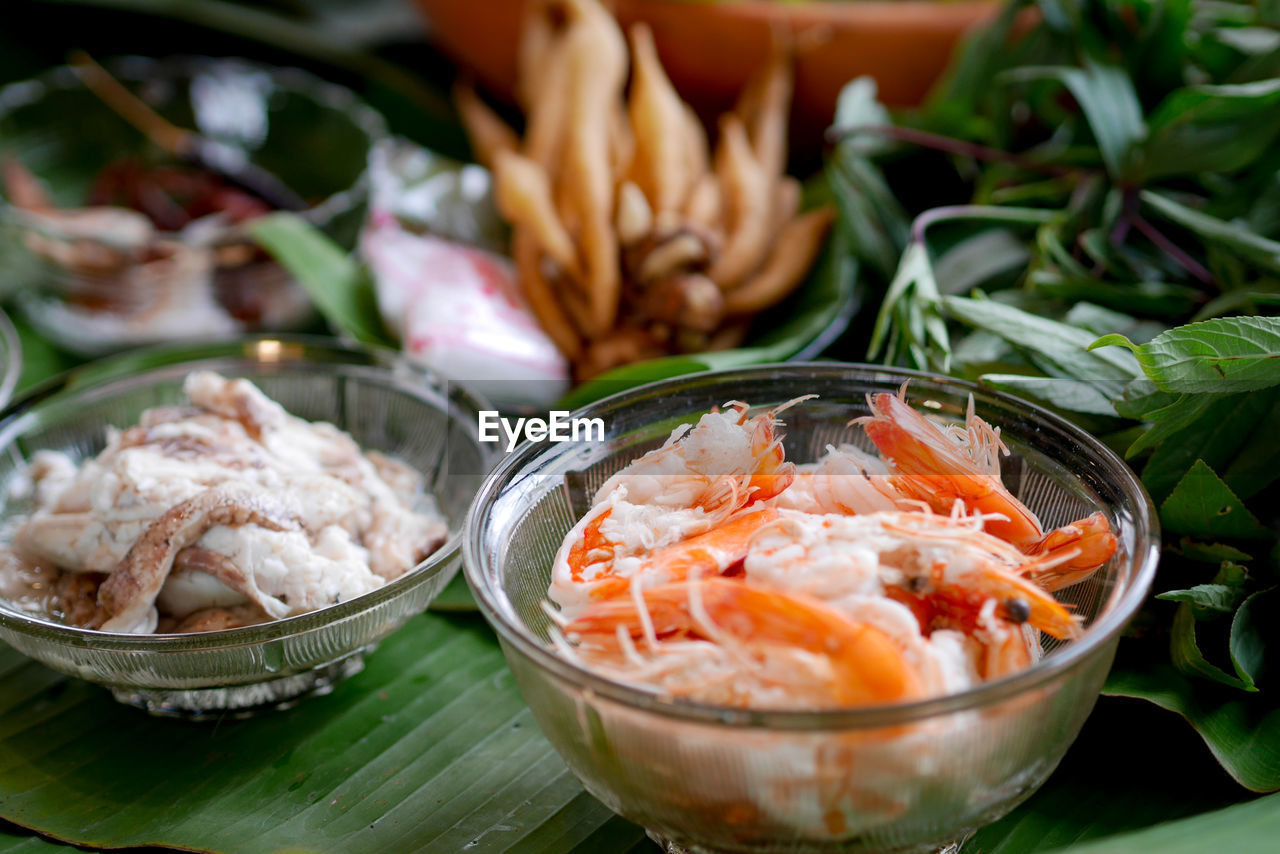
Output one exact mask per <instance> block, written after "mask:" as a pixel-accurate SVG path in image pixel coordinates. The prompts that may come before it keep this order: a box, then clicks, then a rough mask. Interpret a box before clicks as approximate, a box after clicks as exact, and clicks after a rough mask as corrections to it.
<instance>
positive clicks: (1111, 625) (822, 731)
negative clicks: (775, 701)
mask: <svg viewBox="0 0 1280 854" xmlns="http://www.w3.org/2000/svg"><path fill="white" fill-rule="evenodd" d="M905 380H910V381H911V385H910V387H909V391H908V395H909V399H910V400H911V401H912V402H913V404H915V405H917V406H919V405H923V406H925V407H926V408H927V411H931V414H934V415H937V416H942V417H951V418H955V419H957V420H958V419H960V418H962V417H963V413H964V410H965V406H966V404H967V402H968V398H969V395H970V394H972V395H973V399H974V402H975V405H976V408H977V412H978V414H979V415H981V416H982V417H983V418H986V419H988V420H989V421H990V422H992V423H993V424H996V425H998V426H999V427H1000V428H1001V429H1002V433H1001V435H1002V436H1003V438H1004V440H1005V442H1006V443H1007V444H1008V446H1009V448H1010V450H1011V451H1012V452H1013V456H1012V457H1011V458H1007V460H1006V462H1005V467H1004V477H1005V481H1006V484H1007V485H1008V486H1009V488H1010V489H1011V491H1012V492H1013V493H1014V494H1015V495H1017V496H1018V497H1019V498H1021V499H1022V500H1023V501H1024V502H1026V503H1027V504H1028V505H1030V506H1031V508H1032V509H1033V510H1035V511H1036V512H1037V513H1039V514H1040V518H1041V520H1042V521H1043V522H1044V523H1045V525H1046V526H1057V525H1062V524H1065V523H1067V522H1069V521H1071V520H1074V519H1078V518H1080V517H1082V516H1084V515H1086V514H1087V513H1089V512H1092V511H1093V510H1095V509H1100V510H1102V511H1103V512H1105V513H1106V515H1107V517H1108V518H1109V520H1110V523H1111V526H1112V528H1113V530H1114V532H1115V534H1116V536H1117V537H1118V539H1119V549H1118V551H1117V552H1116V555H1115V556H1114V557H1113V558H1112V559H1111V560H1110V561H1109V562H1108V563H1107V564H1106V566H1104V567H1103V568H1102V569H1100V570H1099V571H1098V572H1097V573H1096V574H1095V575H1093V576H1092V577H1091V578H1090V579H1089V580H1087V581H1085V582H1082V583H1080V584H1077V585H1075V586H1073V587H1070V588H1067V589H1065V590H1063V591H1061V592H1060V593H1059V594H1058V595H1059V597H1060V598H1061V599H1062V600H1064V601H1066V602H1070V603H1072V605H1073V606H1074V607H1075V611H1076V613H1077V614H1079V615H1080V616H1082V617H1083V618H1084V621H1085V625H1086V627H1087V628H1086V631H1085V633H1084V635H1083V637H1082V638H1080V639H1079V640H1077V641H1074V642H1072V643H1066V644H1059V643H1057V642H1053V641H1052V640H1050V642H1048V643H1046V644H1045V651H1046V655H1045V657H1044V659H1043V660H1042V661H1041V662H1039V663H1038V664H1036V665H1035V666H1034V667H1032V668H1030V669H1029V670H1026V671H1023V672H1021V673H1018V674H1016V675H1014V676H1011V677H1008V678H1005V679H1002V680H999V681H995V682H991V683H987V684H985V685H982V686H980V687H978V688H975V689H973V690H970V691H967V692H965V693H962V694H957V695H952V696H947V697H941V698H937V699H932V700H926V701H923V702H914V703H911V704H904V705H897V706H889V707H875V708H864V709H851V710H846V711H820V712H767V711H752V710H744V709H730V708H723V707H717V706H710V705H705V704H700V703H695V702H691V701H683V700H671V699H666V700H664V699H662V698H660V697H658V696H657V695H656V694H655V693H652V692H648V691H644V690H640V689H637V688H635V687H631V686H627V685H623V684H619V683H617V682H613V681H609V680H606V679H604V678H601V677H599V676H596V675H593V674H592V673H590V672H588V671H586V670H584V669H582V668H579V667H577V666H575V665H574V664H571V663H570V662H568V661H566V660H565V659H563V658H560V657H559V656H557V655H555V654H553V653H552V651H551V650H550V649H549V648H548V634H547V630H548V627H549V625H550V620H549V619H548V617H547V616H546V614H544V613H543V611H542V609H541V607H540V605H541V603H542V602H543V600H544V599H546V595H547V585H548V583H549V579H550V569H551V564H552V559H553V557H554V555H555V552H556V550H557V549H558V547H559V545H560V543H561V540H562V539H563V537H564V535H565V534H566V533H567V532H568V531H569V529H570V528H571V526H572V525H573V523H574V521H575V520H576V519H578V518H580V517H581V516H582V514H583V513H584V512H585V511H586V509H587V508H588V507H589V506H590V497H591V496H592V495H593V493H594V492H595V490H596V489H597V488H598V487H599V486H600V484H602V483H603V482H604V480H605V479H606V478H608V477H609V476H610V475H611V474H612V473H614V472H615V471H617V470H618V469H619V468H621V467H622V466H623V465H625V464H626V463H628V462H630V461H631V460H633V459H635V458H636V457H638V456H640V455H641V454H642V453H644V452H646V451H648V450H650V449H652V448H655V447H657V446H659V445H660V444H661V443H662V442H663V441H664V440H665V439H666V438H667V436H668V435H669V434H670V432H671V430H672V428H673V427H675V426H676V425H677V424H680V423H683V422H692V421H694V420H695V419H696V418H697V417H698V416H699V415H700V414H702V413H704V412H706V411H707V410H708V409H710V408H711V407H712V406H715V405H722V404H724V403H725V402H726V401H729V400H745V401H747V402H749V403H751V404H752V405H753V407H756V408H764V407H768V406H773V405H777V404H779V403H782V402H784V401H787V400H790V399H791V398H793V397H795V396H797V395H800V394H807V393H811V392H812V393H817V394H819V395H820V398H819V399H817V400H811V401H807V402H805V403H804V404H802V405H800V406H798V407H796V408H794V409H791V410H789V411H788V412H787V413H786V414H785V416H784V417H785V421H786V425H787V426H786V430H785V434H786V439H785V444H786V451H787V457H788V458H789V459H792V460H795V461H798V462H806V461H812V460H814V459H816V458H817V457H818V456H819V455H821V453H822V452H823V450H824V449H825V447H826V446H827V445H828V444H832V443H839V442H844V441H853V442H855V443H856V444H860V445H861V446H862V447H864V448H868V449H869V445H868V444H867V443H866V441H865V439H863V438H862V436H861V434H862V431H861V428H859V427H857V426H850V424H849V421H850V419H851V418H853V417H855V416H859V415H864V414H867V411H868V410H867V404H866V400H865V396H866V394H867V393H869V392H896V391H897V390H898V387H899V386H900V385H901V384H902V383H903V381H905ZM575 415H579V416H584V417H592V418H596V417H598V418H602V419H603V421H604V424H605V431H606V435H605V440H604V441H602V442H594V443H578V444H568V443H565V444H549V443H545V442H544V443H540V444H534V445H529V444H526V445H525V446H524V447H523V448H522V449H520V450H517V451H516V452H515V453H513V454H512V455H511V456H510V457H508V458H507V460H506V461H505V462H504V463H503V464H502V465H500V466H499V468H498V469H497V470H496V471H495V472H494V474H493V475H492V476H491V477H490V478H489V479H488V480H487V481H486V482H485V484H484V486H483V487H482V488H481V490H480V492H479V494H478V495H477V497H476V500H475V503H474V504H473V505H472V509H471V513H470V516H469V519H468V525H467V527H468V531H467V538H466V541H465V543H464V545H463V551H464V560H465V566H466V570H465V571H466V576H467V581H468V582H469V583H470V585H471V588H472V590H473V592H474V593H475V596H476V599H477V601H478V602H479V604H480V608H481V610H482V611H483V613H484V614H485V616H486V617H487V618H488V620H489V621H490V623H492V625H493V626H494V628H495V629H496V631H497V634H498V637H499V639H500V640H501V643H502V648H503V650H504V652H505V654H506V656H507V661H508V662H509V663H510V665H511V669H512V671H513V672H514V673H515V677H516V681H517V683H518V684H519V687H520V690H521V691H522V693H523V694H524V698H525V700H526V701H527V702H528V703H529V706H530V707H531V708H532V710H533V713H534V717H535V718H536V719H537V721H538V724H539V725H540V726H541V727H542V729H543V731H544V732H545V733H546V735H547V738H548V739H550V741H551V743H552V744H553V745H554V746H555V748H556V749H557V750H558V751H559V753H560V754H561V756H563V757H564V759H565V761H566V762H567V763H568V765H569V767H570V768H571V769H572V770H573V772H574V773H575V774H576V775H577V776H578V778H579V779H580V780H581V781H582V783H583V785H584V786H585V787H586V788H587V790H588V791H589V792H591V793H592V794H593V795H595V796H596V797H597V798H599V799H600V800H601V801H603V802H604V803H605V804H606V805H607V806H609V807H610V808H611V809H613V810H614V811H616V812H618V813H620V814H621V815H623V816H625V817H626V818H628V819H631V820H632V821H635V822H637V823H639V824H640V825H642V826H644V827H645V828H646V829H647V830H648V831H649V833H650V835H651V836H653V837H654V838H655V839H657V840H659V841H660V842H662V843H663V844H664V845H667V846H668V850H672V851H678V850H682V849H688V850H690V851H742V852H747V851H750V852H766V851H768V852H775V851H787V852H835V851H840V852H870V851H928V850H934V849H937V848H939V847H941V846H944V845H946V844H949V843H954V842H956V841H957V840H960V839H962V838H964V836H965V835H966V834H968V833H970V832H972V831H973V830H975V829H976V828H978V827H981V826H982V825H984V824H987V823H989V822H991V821H994V820H995V819H997V818H999V817H1000V816H1002V815H1004V814H1005V813H1007V812H1008V811H1009V810H1011V809H1012V808H1013V807H1014V806H1016V805H1017V804H1018V803H1019V802H1021V801H1022V800H1023V799H1025V798H1026V797H1028V796H1029V795H1030V794H1031V793H1032V792H1033V791H1035V790H1036V788H1037V787H1039V786H1040V785H1041V784H1042V783H1043V782H1044V781H1045V779H1046V778H1047V777H1048V776H1049V774H1050V772H1052V771H1053V769H1054V768H1055V767H1056V766H1057V764H1058V762H1059V760H1060V759H1061V758H1062V755H1063V753H1064V752H1065V751H1066V749H1067V747H1068V746H1069V745H1070V744H1071V742H1072V741H1073V740H1074V739H1075V737H1076V735H1077V734H1078V732H1079V730H1080V727H1081V725H1082V724H1083V723H1084V720H1085V718H1086V717H1087V716H1088V715H1089V712H1090V711H1091V709H1092V708H1093V704H1094V701H1095V700H1096V698H1097V695H1098V692H1099V690H1100V689H1101V686H1102V682H1103V680H1104V678H1105V677H1106V674H1107V671H1108V669H1109V668H1110V666H1111V661H1112V658H1113V656H1114V653H1115V648H1116V643H1117V641H1118V638H1119V634H1120V630H1121V629H1122V628H1123V626H1124V625H1125V623H1126V622H1127V621H1128V620H1129V618H1130V617H1131V616H1132V615H1133V614H1134V612H1135V611H1136V610H1137V609H1138V607H1139V606H1140V604H1141V603H1142V601H1143V599H1144V598H1145V596H1146V594H1147V589H1148V587H1149V585H1150V583H1151V579H1152V576H1153V574H1154V572H1155V567H1156V558H1157V555H1158V531H1157V527H1156V526H1157V522H1156V518H1155V513H1154V509H1153V508H1152V506H1151V503H1150V499H1149V498H1148V497H1147V495H1146V493H1145V492H1144V491H1143V489H1142V486H1141V484H1140V483H1139V482H1138V480H1137V479H1136V478H1135V477H1134V475H1133V474H1132V473H1131V472H1130V471H1129V469H1128V468H1127V467H1126V466H1125V465H1124V463H1123V462H1122V461H1121V460H1120V459H1119V458H1118V457H1116V456H1115V455H1114V454H1113V453H1112V452H1111V451H1109V450H1108V449H1107V448H1105V447H1104V446H1103V445H1101V444H1100V443H1099V442H1097V441H1096V440H1094V439H1092V438H1090V437H1089V436H1088V435H1086V434H1085V433H1084V432H1082V431H1081V430H1079V429H1077V428H1075V427H1073V426H1072V425H1070V424H1068V423H1067V422H1065V421H1064V420H1063V419H1061V418H1058V417H1057V416H1055V415H1053V414H1051V413H1049V412H1047V411H1045V410H1043V409H1040V408H1038V407H1036V406H1033V405H1031V404H1028V403H1025V402H1023V401H1020V400H1017V399H1015V398H1013V397H1010V396H1008V395H1004V394H1000V393H997V392H992V391H988V390H986V389H982V388H980V387H978V386H975V385H971V384H968V383H964V382H960V381H955V380H950V379H945V378H935V377H929V376H926V375H923V374H918V373H914V372H909V371H900V370H892V369H886V368H879V367H868V366H860V365H844V364H800V365H796V364H788V365H765V366H760V367H757V368H751V369H746V370H740V371H731V372H716V373H703V374H696V375H692V376H688V377H683V378H679V379H676V380H672V381H667V382H661V383H654V384H651V385H647V386H643V387H641V388H638V389H635V390H633V391H629V392H625V393H623V394H619V395H615V396H613V397H610V398H608V399H606V400H603V401H600V402H599V403H597V404H594V405H592V406H590V407H587V408H585V409H582V410H579V411H578V412H576V413H575Z"/></svg>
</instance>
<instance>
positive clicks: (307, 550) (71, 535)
mask: <svg viewBox="0 0 1280 854" xmlns="http://www.w3.org/2000/svg"><path fill="white" fill-rule="evenodd" d="M184 390H185V391H186V394H187V396H188V398H189V399H190V406H182V407H158V408H154V409H149V410H147V411H146V412H144V413H143V414H142V417H141V419H140V422H139V424H137V425H136V426H133V427H129V428H127V429H124V430H117V429H110V430H109V432H108V437H107V446H106V448H105V449H104V450H103V451H102V452H101V453H100V454H99V455H98V456H96V457H94V458H91V459H86V460H84V461H83V462H82V463H80V464H79V465H77V463H76V462H75V461H73V460H72V459H70V458H69V457H68V456H67V455H65V454H63V453H61V452H55V451H41V452H38V453H36V454H35V455H34V457H33V459H32V464H31V466H30V469H29V471H28V477H29V479H30V483H29V484H28V487H29V489H30V494H31V498H32V500H33V503H34V505H35V510H34V512H32V513H31V514H30V516H29V517H27V518H26V519H25V520H23V521H22V524H21V525H20V526H19V527H17V529H16V530H15V531H14V532H13V535H12V538H11V544H10V545H11V550H12V551H11V554H10V555H9V556H8V559H7V561H6V566H7V567H8V569H7V570H0V573H3V572H8V573H9V574H10V575H13V574H14V573H19V572H24V573H27V574H28V575H29V574H30V573H31V572H32V571H33V570H43V571H44V572H45V573H46V574H48V573H50V572H53V573H56V577H55V578H54V579H53V580H52V582H51V583H50V584H48V585H46V586H47V587H48V588H49V589H51V590H52V591H53V592H52V596H51V597H50V598H49V600H48V601H46V602H45V603H44V604H45V605H46V606H47V607H49V608H50V609H51V610H53V611H55V612H57V613H58V614H60V615H61V616H62V618H63V619H64V620H65V621H66V622H69V623H72V624H75V625H79V626H83V627H87V628H95V629H102V630H105V631H116V632H130V633H148V632H154V631H202V630H208V629H210V628H230V627H234V626H239V625H248V624H252V623H258V622H264V621H266V620H272V619H280V618H283V617H288V616H292V615H296V614H301V613H305V612H308V611H314V610H316V609H319V608H323V607H325V606H327V605H333V604H337V603H339V602H344V601H346V600H348V599H351V598H354V597H356V596H359V595H361V594H363V593H367V592H369V591H371V590H374V589H376V588H378V587H380V586H382V585H383V584H385V583H386V582H387V581H390V580H392V579H395V578H397V577H399V576H400V575H402V574H404V573H405V572H407V571H408V570H409V569H411V568H412V567H413V566H414V565H415V564H417V563H418V562H419V561H420V560H422V559H423V558H424V557H426V556H427V555H428V554H430V553H431V552H432V551H434V550H435V549H436V548H437V547H439V545H440V544H441V543H442V542H443V541H444V540H445V538H446V534H447V528H446V525H445V523H444V520H443V518H442V517H441V516H440V515H439V514H438V513H437V512H435V511H434V509H433V508H432V505H431V501H430V497H429V496H427V495H426V494H425V493H424V492H423V488H422V483H421V478H420V476H419V475H418V474H417V473H416V472H414V471H413V470H411V469H409V468H408V467H407V466H405V465H404V464H402V463H400V462H397V461H395V460H392V459H390V458H388V457H386V456H383V455H381V454H378V453H376V452H368V453H365V452H362V451H361V449H360V448H359V446H357V444H356V443H355V441H354V440H353V439H352V438H351V437H350V436H349V435H347V434H346V433H344V432H342V431H341V430H339V429H337V428H336V427H334V426H333V425H331V424H325V423H310V422H307V421H305V420H303V419H300V418H297V417H294V416H292V415H290V414H289V413H287V412H286V411H285V410H284V409H283V407H281V406H280V405H279V404H277V403H275V402H274V401H272V400H270V399H269V398H267V397H266V396H265V395H264V394H263V393H262V392H261V391H260V390H259V389H258V388H256V387H255V386H254V385H253V384H251V383H250V382H248V381H247V380H243V379H225V378H223V377H221V376H218V375H217V374H214V373H210V372H196V373H193V374H191V375H190V376H188V377H187V379H186V382H185V385H184ZM11 598H12V597H11Z"/></svg>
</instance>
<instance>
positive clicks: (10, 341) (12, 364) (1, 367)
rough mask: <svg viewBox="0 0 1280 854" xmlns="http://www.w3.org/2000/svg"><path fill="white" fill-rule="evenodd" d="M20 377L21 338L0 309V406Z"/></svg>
mask: <svg viewBox="0 0 1280 854" xmlns="http://www.w3.org/2000/svg"><path fill="white" fill-rule="evenodd" d="M21 378H22V339H21V338H19V337H18V330H16V329H14V328H13V323H12V321H10V320H9V315H7V314H5V313H4V312H3V311H0V406H6V405H8V403H9V399H10V398H12V397H13V392H14V390H15V389H16V388H17V387H18V380H19V379H21Z"/></svg>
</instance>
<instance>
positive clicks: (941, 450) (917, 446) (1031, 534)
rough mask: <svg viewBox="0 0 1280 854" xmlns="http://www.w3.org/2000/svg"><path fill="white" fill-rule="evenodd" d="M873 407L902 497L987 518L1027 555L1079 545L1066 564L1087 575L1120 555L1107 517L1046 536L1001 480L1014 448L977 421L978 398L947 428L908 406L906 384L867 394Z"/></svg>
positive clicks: (874, 430) (867, 425) (879, 439)
mask: <svg viewBox="0 0 1280 854" xmlns="http://www.w3.org/2000/svg"><path fill="white" fill-rule="evenodd" d="M867 403H868V405H870V407H871V415H869V416H866V417H865V418H861V419H859V421H860V423H861V424H862V425H863V428H864V429H865V430H866V432H867V436H868V437H869V438H870V439H871V441H872V442H874V443H875V446H876V447H877V448H878V449H879V450H880V453H882V454H883V455H884V456H885V461H886V464H887V465H888V468H889V470H890V471H891V472H892V474H893V477H892V479H891V482H892V484H893V486H894V487H895V488H896V489H897V490H898V492H900V493H901V494H902V495H904V496H906V497H908V498H912V499H916V500H918V501H922V502H924V503H925V504H927V505H928V506H929V507H932V508H933V509H934V510H936V511H937V512H939V513H948V512H950V510H951V508H952V507H953V506H954V505H955V503H956V502H957V501H959V502H960V503H961V504H963V506H964V507H965V508H966V509H968V510H969V511H970V512H971V513H980V514H982V515H983V516H985V517H986V518H987V523H986V529H987V530H988V531H989V532H990V533H992V534H994V535H996V536H997V537H1000V538H1001V539H1004V540H1008V541H1009V542H1010V543H1013V544H1014V545H1015V546H1017V547H1018V548H1020V549H1022V550H1023V551H1024V552H1027V553H1028V554H1040V553H1045V552H1048V551H1050V550H1056V554H1057V555H1061V554H1062V553H1063V547H1065V546H1070V545H1071V544H1072V543H1073V542H1076V543H1077V545H1078V548H1079V551H1078V553H1077V554H1076V555H1074V556H1073V558H1072V563H1070V564H1066V565H1069V566H1070V568H1072V569H1075V570H1080V571H1081V572H1084V571H1086V570H1093V569H1096V568H1097V567H1099V566H1101V565H1102V564H1104V563H1106V562H1107V560H1109V559H1110V558H1111V555H1112V554H1114V553H1115V548H1116V540H1115V537H1114V536H1111V534H1110V533H1109V529H1108V525H1107V520H1106V517H1105V516H1103V515H1102V514H1100V513H1095V514H1094V515H1093V516H1091V517H1089V519H1086V520H1081V521H1080V522H1076V523H1073V524H1072V525H1067V526H1065V527H1064V528H1061V529H1059V530H1058V531H1054V532H1051V533H1050V534H1048V535H1046V534H1045V532H1044V528H1043V527H1042V526H1041V524H1040V520H1039V518H1037V517H1036V514H1035V513H1032V512H1031V510H1030V509H1029V508H1028V507H1027V506H1026V505H1025V504H1023V503H1022V502H1021V501H1019V500H1018V499H1017V498H1015V497H1014V496H1013V494H1012V493H1010V492H1009V490H1008V489H1006V488H1005V486H1004V483H1003V482H1002V481H1001V479H1000V456H1001V454H1004V455H1006V456H1007V455H1008V454H1009V449H1008V448H1007V447H1006V446H1005V444H1004V442H1003V441H1002V440H1001V439H1000V431H999V430H998V429H997V428H994V427H992V426H991V425H990V424H988V423H987V422H986V421H983V420H982V419H981V418H979V417H978V416H977V415H975V414H974V411H973V399H972V398H970V399H969V410H968V412H967V414H966V416H965V425H964V427H959V426H957V425H948V426H946V427H945V428H943V427H939V426H938V425H936V424H934V423H933V422H931V421H930V420H929V419H927V418H925V417H924V416H923V415H921V414H920V413H918V412H916V411H915V410H914V409H912V408H911V407H910V406H908V405H907V402H906V384H905V383H904V384H903V387H902V390H901V391H900V392H899V393H898V395H897V396H894V395H892V394H884V393H881V394H874V395H868V396H867ZM1086 535H1087V536H1086ZM1078 578H1079V573H1077V576H1076V580H1078Z"/></svg>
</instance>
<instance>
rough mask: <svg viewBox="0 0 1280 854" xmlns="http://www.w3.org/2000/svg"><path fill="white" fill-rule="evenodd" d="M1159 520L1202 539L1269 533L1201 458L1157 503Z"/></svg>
mask: <svg viewBox="0 0 1280 854" xmlns="http://www.w3.org/2000/svg"><path fill="white" fill-rule="evenodd" d="M1160 521H1161V522H1162V523H1163V524H1164V525H1165V527H1167V528H1168V529H1169V530H1170V531H1173V532H1175V533H1179V534H1189V535H1191V536H1193V537H1204V538H1206V539H1237V538H1239V539H1247V538H1258V537H1268V536H1271V532H1270V531H1268V530H1267V529H1266V528H1265V527H1263V525H1262V523H1260V522H1259V521H1258V517H1256V516H1254V515H1253V514H1252V513H1250V512H1249V509H1248V508H1247V507H1245V506H1244V503H1243V502H1242V501H1241V500H1240V499H1239V498H1238V497H1237V496H1236V495H1235V493H1233V492H1232V491H1231V488H1230V487H1228V486H1227V485H1226V484H1225V483H1223V482H1222V479H1221V478H1219V477H1218V476H1217V475H1216V474H1214V472H1213V469H1211V468H1209V466H1208V465H1206V464H1205V462H1204V460H1196V462H1195V464H1194V465H1193V466H1192V467H1191V470H1190V471H1188V472H1187V473H1186V475H1185V476H1184V477H1183V478H1182V480H1180V481H1178V485H1177V486H1176V487H1175V488H1174V490H1173V492H1172V493H1170V495H1169V497H1168V498H1166V499H1165V501H1164V503H1163V504H1161V505H1160Z"/></svg>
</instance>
